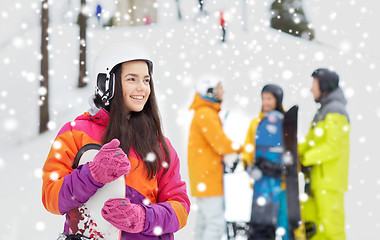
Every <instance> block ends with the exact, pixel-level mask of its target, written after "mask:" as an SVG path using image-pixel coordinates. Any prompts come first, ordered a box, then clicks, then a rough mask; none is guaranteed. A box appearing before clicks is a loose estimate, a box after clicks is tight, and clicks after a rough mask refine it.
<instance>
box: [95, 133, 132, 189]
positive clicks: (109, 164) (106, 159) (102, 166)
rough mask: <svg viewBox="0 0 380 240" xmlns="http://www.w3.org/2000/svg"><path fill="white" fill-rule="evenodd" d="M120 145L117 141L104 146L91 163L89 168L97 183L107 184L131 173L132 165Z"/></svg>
mask: <svg viewBox="0 0 380 240" xmlns="http://www.w3.org/2000/svg"><path fill="white" fill-rule="evenodd" d="M119 145H120V142H119V140H117V139H113V140H112V141H111V142H109V143H107V144H104V145H103V147H102V148H101V149H100V150H99V152H98V154H96V156H95V157H94V160H93V161H92V162H89V164H88V167H89V168H90V172H91V175H92V177H93V178H94V179H95V181H97V182H99V183H103V184H106V183H109V182H112V181H114V180H116V179H118V178H119V177H121V176H123V175H124V174H128V173H129V170H130V169H131V163H130V162H129V159H128V157H127V155H126V154H125V153H124V152H123V150H122V149H121V148H119V147H118V146H119Z"/></svg>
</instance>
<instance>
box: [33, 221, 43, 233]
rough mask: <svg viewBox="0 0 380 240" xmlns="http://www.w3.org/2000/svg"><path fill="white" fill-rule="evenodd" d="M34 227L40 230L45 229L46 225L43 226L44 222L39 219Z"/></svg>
mask: <svg viewBox="0 0 380 240" xmlns="http://www.w3.org/2000/svg"><path fill="white" fill-rule="evenodd" d="M35 227H36V230H37V231H39V232H42V231H43V230H45V227H46V226H45V223H44V222H42V221H39V222H37V223H36V225H35Z"/></svg>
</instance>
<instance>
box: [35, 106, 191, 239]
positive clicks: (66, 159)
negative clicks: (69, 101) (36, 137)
mask: <svg viewBox="0 0 380 240" xmlns="http://www.w3.org/2000/svg"><path fill="white" fill-rule="evenodd" d="M108 120H109V113H108V112H107V111H105V110H104V109H102V110H100V111H99V112H98V113H97V114H96V115H94V116H91V115H90V114H89V113H84V114H83V115H81V116H79V117H77V118H76V119H75V121H72V122H69V123H67V124H65V125H64V126H63V127H62V129H61V130H60V132H59V133H58V135H57V137H56V139H55V140H54V143H53V145H52V147H51V150H50V153H49V155H48V157H47V160H46V162H45V165H44V168H43V177H42V178H43V185H42V202H43V204H44V206H45V208H46V209H47V210H48V211H49V212H52V213H54V214H62V215H63V214H65V215H66V221H65V226H64V232H65V233H69V232H70V231H69V228H70V229H77V226H78V224H76V222H75V220H78V219H80V218H81V217H82V216H81V214H80V213H79V211H78V207H80V206H81V205H82V204H83V203H85V202H87V200H88V199H89V198H90V197H91V196H92V195H93V194H94V193H95V192H96V191H97V189H99V188H101V187H102V186H103V184H100V183H97V182H96V181H95V180H94V179H93V177H92V175H91V174H90V171H89V168H88V164H87V163H86V164H84V165H82V166H80V167H78V168H76V169H73V168H72V165H73V160H74V158H75V156H76V154H77V153H78V151H79V150H80V149H81V148H82V147H83V146H85V145H86V144H89V143H97V144H101V139H102V135H103V133H104V131H105V129H106V126H107V124H108ZM166 141H167V144H168V148H169V154H170V158H171V164H170V166H169V169H168V171H167V172H166V173H164V170H165V169H164V168H162V169H161V170H160V171H159V173H158V174H157V175H156V176H155V177H154V178H153V179H151V180H149V179H147V178H146V176H147V172H146V169H145V167H144V164H143V163H144V161H143V159H142V158H141V156H139V155H137V154H136V153H135V152H134V150H133V149H132V148H131V149H130V152H129V154H128V157H129V160H130V161H131V171H130V172H129V174H127V175H126V177H125V183H126V197H127V198H129V199H130V201H131V202H132V203H136V204H141V203H144V204H142V205H141V206H143V207H144V208H145V210H146V221H145V228H144V230H143V231H142V232H141V233H136V234H134V233H127V232H123V233H122V238H121V239H140V240H142V239H146V240H150V239H174V235H173V233H174V232H176V231H177V230H179V229H181V228H182V227H184V226H185V225H186V221H187V217H188V213H189V210H190V201H189V198H188V196H187V193H186V184H185V182H183V181H182V180H181V176H180V173H179V169H180V165H179V164H180V162H179V159H178V156H177V153H176V151H175V150H174V148H173V147H172V145H171V143H170V142H169V140H168V139H166ZM146 200H148V201H147V202H148V203H146V204H145V202H146ZM156 226H160V227H161V229H162V235H161V237H160V236H157V234H155V232H154V229H155V227H156Z"/></svg>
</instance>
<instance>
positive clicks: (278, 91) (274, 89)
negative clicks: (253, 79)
mask: <svg viewBox="0 0 380 240" xmlns="http://www.w3.org/2000/svg"><path fill="white" fill-rule="evenodd" d="M264 92H269V93H271V94H272V95H273V96H274V97H275V98H276V110H277V111H279V112H282V113H283V112H284V109H283V107H282V99H283V97H284V92H283V91H282V88H281V87H280V86H278V85H276V84H267V85H265V86H264V87H263V90H261V94H263V93H264Z"/></svg>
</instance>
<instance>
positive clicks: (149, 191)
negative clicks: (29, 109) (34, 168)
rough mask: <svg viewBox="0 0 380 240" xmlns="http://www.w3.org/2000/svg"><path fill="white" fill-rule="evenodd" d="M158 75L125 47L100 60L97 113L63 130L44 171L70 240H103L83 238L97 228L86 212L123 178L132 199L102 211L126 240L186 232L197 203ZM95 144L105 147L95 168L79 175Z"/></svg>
mask: <svg viewBox="0 0 380 240" xmlns="http://www.w3.org/2000/svg"><path fill="white" fill-rule="evenodd" d="M152 70H153V63H152V61H150V60H149V58H148V57H147V56H146V54H145V53H144V52H142V51H140V50H139V49H138V48H136V47H135V46H131V45H129V44H127V43H125V42H122V43H120V42H119V43H114V44H111V45H109V46H107V47H106V48H104V49H103V50H102V51H101V52H100V53H99V54H98V57H97V59H96V61H95V65H94V71H95V73H96V76H97V86H96V94H95V96H94V98H91V104H90V105H91V109H90V110H89V111H88V112H85V113H84V114H83V115H81V116H78V117H77V118H76V119H75V120H74V121H71V122H68V123H66V124H65V125H64V126H63V127H62V129H61V130H60V131H59V133H58V135H57V137H56V138H55V140H54V142H53V144H52V147H51V149H50V152H49V154H48V157H47V159H46V162H45V165H44V167H43V176H42V178H43V186H42V202H43V204H44V206H45V208H46V209H47V210H48V211H49V212H51V213H54V214H59V215H65V216H66V221H65V226H64V239H86V238H91V239H101V236H97V235H96V233H94V232H90V233H89V231H82V230H83V226H88V224H90V223H89V222H86V219H85V218H84V219H83V215H81V210H82V209H81V206H83V204H84V203H86V202H87V201H88V200H89V199H90V198H91V196H93V195H94V194H95V193H96V192H97V190H98V189H101V188H102V187H103V186H104V185H105V184H107V183H110V182H113V181H115V180H116V179H118V178H119V177H123V176H124V179H125V191H126V194H125V197H124V198H111V199H109V200H107V201H106V202H105V203H104V206H103V208H102V210H101V214H102V216H103V217H104V219H105V220H106V221H108V222H109V223H111V224H112V225H113V226H115V227H116V228H118V229H120V230H122V232H121V239H137V240H139V239H141V240H151V239H174V234H173V233H174V232H176V231H178V230H179V229H181V228H182V227H184V226H185V225H186V222H187V217H188V214H189V210H190V201H189V198H188V195H187V192H186V184H185V182H183V181H182V180H181V176H180V172H179V171H180V161H179V159H178V156H177V153H176V151H175V150H174V148H173V146H172V145H171V143H170V141H169V140H168V139H167V138H166V137H164V136H163V134H162V130H161V121H160V117H159V113H158V107H157V103H156V97H155V91H154V86H153V79H152ZM89 144H100V145H102V147H101V148H100V150H99V152H98V153H97V155H96V156H95V157H94V158H93V159H92V161H90V162H89V163H85V164H83V165H80V166H78V167H76V168H75V167H73V163H74V159H75V157H76V156H77V155H78V154H79V153H81V152H83V151H85V150H86V146H88V145H89ZM86 224H87V225H86ZM85 230H88V229H87V228H86V227H85ZM78 234H81V235H83V236H79V235H78ZM86 234H87V235H86ZM78 236H79V237H78Z"/></svg>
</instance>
